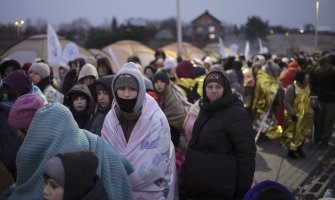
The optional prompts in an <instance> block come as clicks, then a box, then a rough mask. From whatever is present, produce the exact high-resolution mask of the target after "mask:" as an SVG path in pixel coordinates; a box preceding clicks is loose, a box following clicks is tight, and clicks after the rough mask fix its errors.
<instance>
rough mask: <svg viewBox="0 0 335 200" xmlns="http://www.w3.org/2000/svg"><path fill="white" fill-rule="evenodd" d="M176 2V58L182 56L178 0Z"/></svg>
mask: <svg viewBox="0 0 335 200" xmlns="http://www.w3.org/2000/svg"><path fill="white" fill-rule="evenodd" d="M176 1H177V2H176V3H177V6H176V8H177V43H178V50H177V57H178V56H181V55H182V53H183V52H182V44H183V39H182V30H181V21H180V0H176Z"/></svg>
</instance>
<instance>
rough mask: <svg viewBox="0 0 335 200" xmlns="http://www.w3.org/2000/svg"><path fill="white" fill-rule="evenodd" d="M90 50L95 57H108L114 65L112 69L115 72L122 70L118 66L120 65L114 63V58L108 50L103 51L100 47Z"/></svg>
mask: <svg viewBox="0 0 335 200" xmlns="http://www.w3.org/2000/svg"><path fill="white" fill-rule="evenodd" d="M88 50H89V51H90V52H91V53H92V54H93V55H94V57H95V58H96V59H98V58H99V57H106V58H107V59H108V60H109V62H110V64H111V66H112V70H113V72H114V73H116V72H118V71H119V70H120V69H119V68H118V66H116V65H115V64H114V63H113V60H112V58H111V57H110V55H109V54H108V53H106V52H104V51H102V50H100V49H88Z"/></svg>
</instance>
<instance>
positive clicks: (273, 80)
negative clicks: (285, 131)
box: [252, 61, 284, 139]
mask: <svg viewBox="0 0 335 200" xmlns="http://www.w3.org/2000/svg"><path fill="white" fill-rule="evenodd" d="M280 71H281V70H280V67H279V66H278V65H277V64H275V63H274V62H272V61H268V62H267V63H266V64H265V65H264V66H263V67H262V69H261V70H259V71H258V72H257V75H256V78H257V82H256V87H255V96H254V99H253V104H252V118H253V123H254V129H255V130H256V131H257V132H258V133H265V134H266V136H267V137H268V138H270V139H274V138H277V137H280V136H281V134H282V126H281V125H282V124H283V122H282V121H283V119H284V117H283V116H282V115H283V112H282V114H279V115H278V113H281V112H278V110H280V109H278V107H280V105H281V104H282V101H283V95H282V94H283V90H282V89H281V87H280V84H279V82H278V76H279V74H280Z"/></svg>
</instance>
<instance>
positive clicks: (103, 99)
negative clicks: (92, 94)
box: [98, 90, 111, 108]
mask: <svg viewBox="0 0 335 200" xmlns="http://www.w3.org/2000/svg"><path fill="white" fill-rule="evenodd" d="M98 102H99V104H100V106H101V107H102V108H105V107H107V106H109V105H110V104H111V101H110V98H109V95H108V92H107V91H106V90H98Z"/></svg>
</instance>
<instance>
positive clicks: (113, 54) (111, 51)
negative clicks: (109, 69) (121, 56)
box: [108, 48, 121, 70]
mask: <svg viewBox="0 0 335 200" xmlns="http://www.w3.org/2000/svg"><path fill="white" fill-rule="evenodd" d="M108 53H109V55H110V56H111V58H112V61H113V62H114V64H115V66H116V67H117V68H118V70H120V69H121V66H120V63H119V61H118V60H117V58H116V55H115V53H114V51H113V49H112V48H108Z"/></svg>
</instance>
